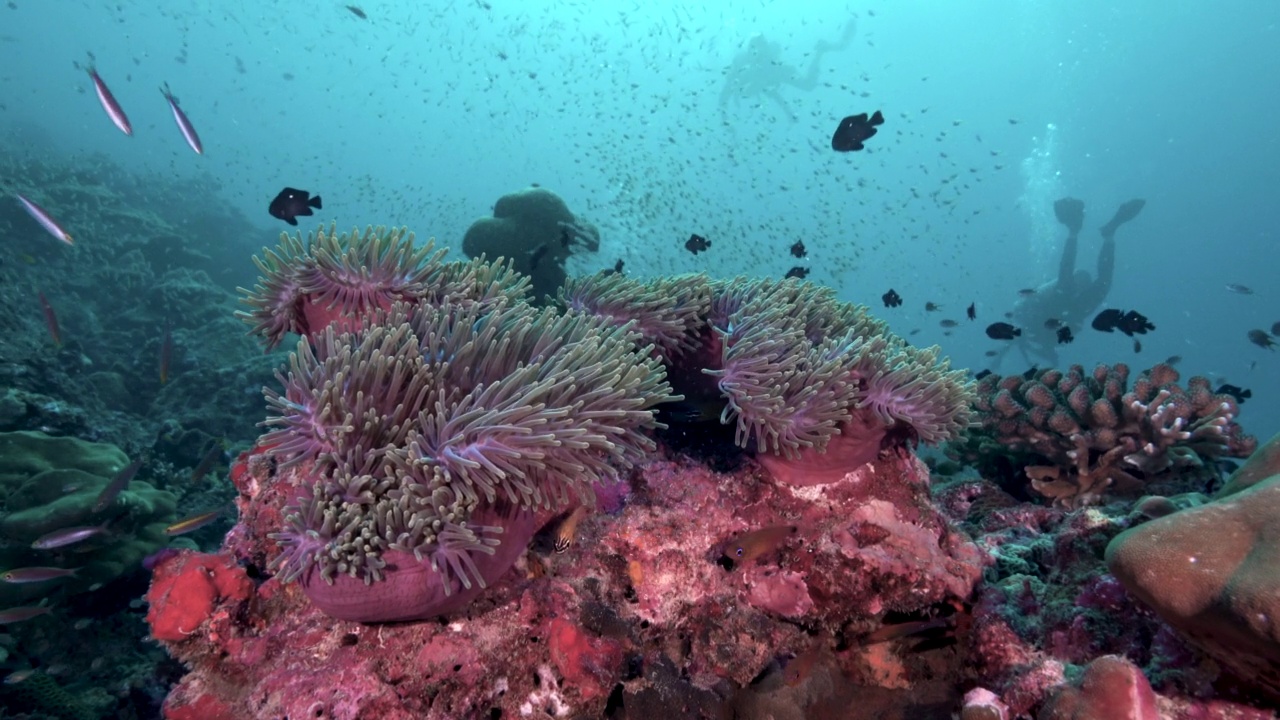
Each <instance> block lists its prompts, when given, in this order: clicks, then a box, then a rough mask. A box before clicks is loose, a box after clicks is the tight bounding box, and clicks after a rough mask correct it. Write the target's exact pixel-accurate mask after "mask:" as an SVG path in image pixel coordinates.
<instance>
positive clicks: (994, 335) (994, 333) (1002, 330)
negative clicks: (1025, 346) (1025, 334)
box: [987, 322, 1022, 340]
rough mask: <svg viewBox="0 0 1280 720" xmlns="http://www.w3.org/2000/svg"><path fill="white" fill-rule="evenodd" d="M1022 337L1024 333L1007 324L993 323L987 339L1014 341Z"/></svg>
mask: <svg viewBox="0 0 1280 720" xmlns="http://www.w3.org/2000/svg"><path fill="white" fill-rule="evenodd" d="M1020 335H1022V331H1021V330H1019V329H1018V328H1016V327H1014V326H1012V325H1010V324H1009V323H1007V322H998V323H991V324H990V325H988V326H987V337H989V338H991V339H992V340H1012V339H1014V338H1016V337H1018V336H1020Z"/></svg>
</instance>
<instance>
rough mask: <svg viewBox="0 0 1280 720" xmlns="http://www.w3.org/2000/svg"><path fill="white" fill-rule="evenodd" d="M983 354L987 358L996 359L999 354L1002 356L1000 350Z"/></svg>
mask: <svg viewBox="0 0 1280 720" xmlns="http://www.w3.org/2000/svg"><path fill="white" fill-rule="evenodd" d="M982 354H983V355H986V356H987V357H995V356H997V355H999V354H1000V351H999V350H988V351H986V352H984V353H982Z"/></svg>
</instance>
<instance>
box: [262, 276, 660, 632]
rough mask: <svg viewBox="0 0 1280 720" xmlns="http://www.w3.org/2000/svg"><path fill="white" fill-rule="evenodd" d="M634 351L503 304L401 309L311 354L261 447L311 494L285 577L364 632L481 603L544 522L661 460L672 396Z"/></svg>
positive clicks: (299, 517) (302, 507)
mask: <svg viewBox="0 0 1280 720" xmlns="http://www.w3.org/2000/svg"><path fill="white" fill-rule="evenodd" d="M637 340H638V338H637V336H636V335H635V334H634V333H631V332H630V331H629V330H627V329H626V328H624V327H617V326H615V325H612V324H610V323H608V322H606V321H605V320H603V319H600V318H595V317H592V316H589V315H585V314H582V313H577V312H570V313H567V314H560V313H558V312H556V311H554V310H543V311H538V310H535V309H533V308H531V307H530V306H528V305H526V304H524V303H515V304H510V305H508V304H506V303H504V302H500V301H495V302H493V303H489V304H484V303H475V302H473V303H470V304H463V303H455V302H449V303H445V304H444V305H442V306H440V307H436V306H433V305H430V304H426V303H417V304H409V303H396V304H394V305H393V306H392V307H391V308H390V309H389V310H387V311H381V310H379V311H375V312H374V313H373V314H372V315H371V316H370V317H369V318H368V323H367V325H366V326H365V327H364V328H363V329H361V330H360V331H358V332H355V333H340V332H338V331H337V330H336V329H335V328H333V327H329V328H327V329H326V330H325V331H324V332H323V333H322V334H320V335H319V336H318V337H316V338H314V341H313V342H307V341H305V340H304V341H302V342H300V343H299V344H298V349H297V352H296V353H294V354H293V356H292V357H291V371H290V373H289V376H288V377H287V378H282V380H283V382H284V385H285V387H284V391H283V392H277V391H268V392H267V399H268V402H269V404H270V406H271V408H272V410H273V413H274V414H273V415H272V416H271V417H270V418H269V419H268V420H267V421H266V424H267V425H269V426H273V427H274V428H275V429H274V430H272V431H271V432H269V433H267V435H265V436H264V437H263V438H262V441H261V443H262V444H263V445H264V446H266V447H270V448H271V450H270V452H272V453H273V454H274V455H275V456H276V458H277V459H278V460H279V461H280V463H281V464H282V465H283V466H289V465H294V466H297V467H298V468H299V469H301V470H303V474H304V477H305V478H306V480H305V482H304V485H303V487H300V488H299V490H298V494H297V498H296V506H295V507H294V508H293V512H291V513H290V515H289V517H288V521H287V522H288V527H287V528H286V529H285V530H284V531H283V532H281V533H278V534H277V535H276V536H275V537H276V539H277V541H278V542H279V543H280V544H281V545H282V547H283V552H282V554H281V555H280V556H279V558H277V560H276V566H277V567H278V568H279V571H280V573H281V575H282V576H283V577H285V578H287V579H295V578H296V579H299V580H300V581H301V582H302V584H303V587H304V589H305V590H306V591H307V593H308V595H309V596H310V597H311V598H312V600H313V601H315V602H316V603H317V604H319V605H320V606H321V607H322V608H323V609H325V610H326V611H328V612H330V613H331V614H335V615H337V616H338V617H343V618H346V619H354V620H363V621H375V620H391V619H409V618H416V617H425V616H429V615H433V614H437V613H438V612H440V611H441V609H440V608H441V604H440V598H442V597H443V598H449V597H451V596H453V595H455V593H459V592H460V591H472V590H478V589H479V588H483V587H484V586H485V584H486V582H488V581H492V580H493V579H495V578H496V576H497V575H499V574H501V573H502V572H504V571H505V570H506V569H507V568H508V567H509V566H510V563H511V562H514V560H515V558H516V555H518V554H519V552H521V551H522V550H523V548H524V544H525V543H526V542H527V541H528V537H529V535H531V534H532V531H533V527H532V525H531V524H530V520H531V517H532V515H531V513H530V511H531V510H533V509H535V508H540V507H563V506H565V505H567V504H568V503H569V502H570V501H572V500H575V499H576V500H577V501H580V502H588V501H589V499H590V497H591V495H590V487H591V485H592V484H593V483H595V482H598V481H601V480H607V479H610V478H612V477H613V476H614V474H615V473H616V466H625V465H627V464H629V463H633V462H635V461H637V460H639V459H640V458H641V457H642V455H643V454H644V453H645V452H648V451H650V450H652V449H653V442H652V440H651V439H649V438H648V437H647V436H646V435H645V434H644V431H646V430H648V429H651V428H654V427H657V426H658V424H657V423H656V421H655V420H654V406H655V405H657V404H658V403H661V402H664V401H667V400H670V399H672V395H671V393H670V386H669V384H668V383H667V381H666V378H665V374H664V371H663V367H662V365H661V364H660V363H659V362H658V360H656V359H655V358H653V357H652V356H651V351H652V348H650V347H638V346H637V344H636V341H637ZM513 528H516V529H518V532H515V531H513ZM499 545H502V546H504V547H503V548H502V549H501V550H496V549H495V548H497V547H498V546H499ZM495 557H499V558H501V559H502V561H503V562H501V563H496V564H495V563H494V562H491V561H492V559H493V558H495ZM428 566H429V569H430V571H431V572H429V573H428V572H426V571H427V569H428Z"/></svg>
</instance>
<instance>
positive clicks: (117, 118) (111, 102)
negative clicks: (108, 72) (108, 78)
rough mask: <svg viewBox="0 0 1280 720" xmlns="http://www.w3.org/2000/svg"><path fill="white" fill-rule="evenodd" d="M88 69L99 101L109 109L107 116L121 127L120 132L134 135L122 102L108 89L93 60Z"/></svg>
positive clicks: (104, 108)
mask: <svg viewBox="0 0 1280 720" xmlns="http://www.w3.org/2000/svg"><path fill="white" fill-rule="evenodd" d="M86 70H87V71H88V72H89V79H91V80H93V89H94V91H95V92H97V93H98V102H100V103H102V109H103V110H106V111H107V117H109V118H111V122H113V123H115V126H116V127H118V128H120V132H122V133H124V134H125V135H130V136H132V135H133V126H132V125H130V124H129V117H128V116H127V115H125V114H124V108H122V107H120V103H118V102H116V97H115V96H114V95H112V94H111V91H110V90H108V89H107V84H106V83H105V82H103V81H102V77H101V76H100V75H98V70H97V68H95V67H94V66H93V63H92V62H91V63H90V64H89V66H88V67H87V68H86Z"/></svg>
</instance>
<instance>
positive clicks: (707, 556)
mask: <svg viewBox="0 0 1280 720" xmlns="http://www.w3.org/2000/svg"><path fill="white" fill-rule="evenodd" d="M300 473H302V465H301V464H298V465H294V466H292V467H281V466H280V465H279V464H275V463H272V462H270V460H269V458H268V457H267V456H266V455H264V454H262V453H257V454H253V455H246V456H245V457H244V458H242V460H241V461H240V462H238V463H237V468H236V470H235V472H234V473H233V475H234V477H235V478H236V483H237V486H238V487H239V488H240V489H241V492H242V493H244V495H243V497H242V499H241V502H242V504H243V505H245V506H246V507H248V506H252V508H251V509H247V510H246V512H245V513H243V515H242V517H243V520H242V522H241V524H240V525H239V526H238V527H237V528H236V530H235V531H234V532H233V533H232V534H231V535H230V536H229V537H228V540H227V545H226V550H225V552H224V553H223V554H221V555H220V556H218V557H211V558H205V559H200V560H199V561H200V562H201V563H226V562H227V559H228V558H230V557H235V558H238V559H240V560H241V561H242V562H245V563H247V564H248V565H249V567H250V568H258V569H260V568H262V566H263V563H264V562H265V558H266V557H269V556H270V555H272V554H273V553H274V552H275V549H274V547H273V545H274V544H273V543H272V542H271V541H270V539H269V538H268V535H269V534H270V533H271V532H273V531H274V529H275V526H276V525H275V524H276V522H277V519H278V516H279V510H272V509H271V506H272V503H270V502H266V503H264V499H265V498H264V496H265V494H266V493H268V492H270V491H271V490H270V489H271V488H279V487H281V486H282V485H283V484H284V482H285V481H283V480H282V478H288V477H290V476H294V475H298V474H300ZM624 482H625V483H626V487H627V490H628V492H627V493H626V496H625V497H626V499H625V502H623V503H622V504H621V506H620V507H619V508H618V511H617V514H616V515H615V516H610V515H606V514H602V513H600V512H595V513H589V514H587V515H586V517H585V518H583V519H582V520H581V522H580V524H579V525H578V526H577V528H576V534H575V539H574V540H573V542H572V543H571V545H569V546H568V547H567V549H565V550H564V552H556V551H555V550H554V549H553V547H552V546H551V544H550V542H549V535H550V534H551V533H552V532H553V528H554V527H556V521H555V520H552V521H551V522H550V523H549V524H547V525H546V527H547V529H546V530H544V531H542V533H540V535H539V537H541V538H543V539H544V540H545V541H540V540H537V539H535V542H534V543H533V545H532V549H531V550H530V551H529V552H527V553H522V556H521V557H520V559H519V561H518V563H517V564H516V567H515V571H513V572H509V573H506V574H505V575H504V576H502V577H501V578H498V579H497V580H495V581H494V582H493V583H491V584H490V588H489V590H488V592H487V593H486V594H485V595H484V596H482V597H480V598H479V599H477V600H475V601H474V602H472V603H471V604H469V605H467V606H466V607H465V608H462V609H460V610H458V611H456V612H454V613H451V614H450V615H449V616H448V619H447V622H438V623H412V624H390V625H378V626H368V625H361V624H357V623H353V622H349V621H344V620H338V621H335V620H333V619H331V618H329V617H327V616H326V615H324V614H323V613H322V612H321V610H320V609H319V608H317V607H315V605H314V604H312V603H310V602H309V601H308V599H307V598H306V596H305V594H304V593H303V592H299V588H298V586H297V585H295V584H291V583H285V582H282V578H281V577H280V576H278V575H277V576H275V577H267V578H266V579H265V581H264V582H262V583H261V584H260V585H259V586H258V587H257V588H256V590H255V591H254V594H253V595H252V596H251V597H249V598H243V597H240V596H239V595H236V594H231V595H227V596H223V595H219V596H218V598H217V599H215V602H214V608H213V610H212V612H209V613H206V612H205V610H204V602H205V597H206V596H204V595H202V596H200V598H199V604H200V608H199V610H200V613H201V614H206V615H207V616H208V617H209V618H210V619H209V620H208V621H207V622H205V623H203V624H201V625H200V626H199V628H197V629H196V631H195V632H192V633H191V634H190V635H189V636H188V637H184V638H182V639H179V640H165V641H164V643H165V645H166V646H167V647H168V648H169V649H170V651H171V652H172V653H174V655H175V656H176V657H178V658H179V659H181V660H182V661H183V662H185V663H188V664H189V666H190V667H191V672H190V674H188V675H187V676H186V678H184V679H183V681H182V683H181V684H180V685H179V686H178V687H177V688H176V689H175V690H174V692H173V694H172V695H171V696H170V697H169V700H168V702H167V704H166V714H167V716H168V717H171V718H182V717H196V716H198V712H204V713H206V714H205V715H203V716H204V717H216V716H217V715H213V714H209V713H211V712H212V710H211V709H220V710H219V711H220V712H222V713H223V715H222V716H224V717H282V716H289V717H295V716H314V715H316V714H317V713H318V714H321V715H323V716H325V717H334V718H344V719H351V718H374V717H379V718H465V717H499V716H500V717H527V716H531V715H535V714H536V715H547V716H550V717H603V716H606V714H607V715H610V716H615V717H622V716H624V715H625V716H626V717H653V716H655V715H653V714H652V713H655V712H656V713H659V716H661V715H662V714H667V715H670V716H672V717H718V716H723V715H722V713H728V712H734V711H736V712H737V713H739V714H740V715H741V716H753V714H754V713H760V712H762V708H773V709H774V710H775V711H778V712H783V711H785V712H786V713H788V715H780V716H791V717H806V716H807V717H820V716H823V714H822V713H823V711H822V710H821V708H823V707H827V708H841V707H848V705H849V703H852V702H858V698H859V696H858V695H857V693H858V690H857V688H856V687H853V688H851V687H850V686H849V684H848V683H841V682H833V678H837V677H842V676H849V677H854V678H858V679H859V680H860V683H858V684H860V685H866V686H871V685H877V684H880V685H883V686H884V687H890V688H894V689H893V690H891V691H888V693H889V694H888V695H884V696H883V697H881V696H878V695H877V693H881V695H883V693H884V692H886V691H882V690H867V691H866V692H867V693H868V695H867V697H868V699H866V700H864V701H863V702H865V703H867V704H880V703H884V706H885V707H899V708H903V709H905V710H907V711H910V710H911V709H912V708H922V707H927V706H928V705H927V704H926V703H937V706H938V707H952V706H954V705H955V703H958V702H959V695H958V694H955V695H954V696H948V695H947V694H946V693H945V692H942V693H940V694H934V693H933V691H930V692H929V693H923V694H922V693H921V691H920V690H919V689H918V688H913V683H917V682H919V683H922V684H927V683H928V682H929V676H930V674H931V673H934V672H937V668H936V667H933V668H930V667H928V666H927V665H924V666H922V665H918V664H917V663H916V662H915V661H913V660H912V656H911V654H910V653H909V652H908V651H907V650H906V648H907V647H908V646H909V645H910V641H911V638H910V637H907V640H905V641H903V643H902V644H901V645H899V644H898V643H896V642H892V641H890V640H886V639H885V638H892V637H898V636H899V635H904V636H909V635H910V632H911V631H908V632H907V633H890V634H887V635H886V634H884V633H883V626H884V625H885V624H886V623H889V624H890V627H891V629H892V626H893V624H894V623H899V622H900V621H901V620H902V619H911V618H924V619H925V620H924V621H923V622H921V623H918V624H921V625H925V624H927V625H928V626H930V627H947V626H951V625H953V624H954V618H952V617H951V616H950V615H949V613H950V612H951V611H950V608H952V607H953V605H954V604H958V603H960V602H961V601H962V600H963V598H965V597H967V596H968V595H969V594H970V593H971V591H972V588H973V587H974V584H975V583H976V582H977V580H978V578H979V576H980V574H981V571H982V566H983V560H982V558H981V555H980V553H979V551H978V549H977V548H976V547H975V546H974V545H973V544H972V543H970V542H969V541H968V540H967V539H966V538H965V537H964V536H963V535H961V534H958V533H956V532H955V531H954V530H953V529H952V528H951V527H950V526H949V525H948V523H947V522H946V521H945V520H944V519H943V518H942V517H941V516H940V515H939V514H938V513H937V511H936V510H934V509H933V508H932V507H931V505H930V503H929V500H928V494H929V488H928V477H927V474H926V472H925V469H924V466H923V464H921V463H920V462H919V461H918V460H916V459H914V458H911V457H908V456H905V455H896V454H891V455H886V456H885V457H883V458H881V459H878V460H876V461H874V462H872V463H870V464H868V465H866V466H865V467H863V468H861V469H860V470H858V471H857V472H856V473H854V475H853V477H851V478H850V479H849V480H848V481H845V482H841V483H837V484H832V485H824V486H816V487H809V488H797V487H793V486H789V485H784V484H779V483H776V482H773V481H771V480H769V479H768V478H767V477H761V476H759V475H758V474H757V473H755V472H754V471H752V470H749V469H744V470H741V471H739V472H737V473H735V474H733V475H719V474H716V473H713V472H709V471H708V470H707V469H706V468H704V467H702V466H701V464H700V463H697V462H695V461H693V460H691V459H687V458H671V457H663V456H662V455H661V454H659V455H657V456H655V457H652V458H650V461H649V462H647V463H646V464H645V465H643V466H641V467H638V468H637V469H636V470H635V471H633V472H632V473H630V474H629V475H627V476H626V477H625V478H624ZM254 493H257V496H256V497H252V494H254ZM251 497H252V499H251ZM553 516H554V513H551V512H542V513H540V517H539V520H541V519H542V518H544V517H553ZM779 523H787V524H791V525H794V526H795V527H796V531H795V532H794V533H787V534H784V535H783V536H781V538H780V539H779V538H778V536H774V537H775V539H774V541H772V542H769V543H768V544H767V546H766V547H763V548H759V549H758V550H757V551H756V552H755V553H754V557H752V558H750V559H749V560H747V561H745V562H732V561H730V560H729V558H728V557H727V556H726V553H727V551H728V550H729V549H730V548H731V547H732V546H733V545H734V544H735V543H740V542H743V540H742V538H743V537H744V534H749V533H753V532H755V531H757V530H759V529H761V528H768V527H772V526H776V525H778V524H779ZM730 554H732V553H730ZM196 560H197V558H194V557H193V558H192V559H191V561H193V562H194V561H196ZM250 574H251V575H253V574H255V571H254V570H250ZM375 585H376V583H375ZM170 597H172V595H171V596H170ZM228 618H230V619H233V620H235V622H231V623H228V622H226V619H228ZM183 629H184V630H186V629H187V627H186V626H185V625H184V626H183ZM878 630H879V631H880V633H877V631H878ZM878 635H879V637H878ZM302 647H305V648H307V652H296V651H295V649H296V648H302ZM932 653H933V656H934V657H944V656H954V650H952V649H948V648H943V649H940V650H935V651H932ZM926 697H927V699H926ZM805 708H810V709H812V710H813V714H804V713H805ZM197 709H200V710H199V711H197ZM827 712H831V710H828V711H827ZM931 712H932V711H931ZM917 716H922V717H935V716H936V715H917ZM940 717H946V715H941V716H940Z"/></svg>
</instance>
